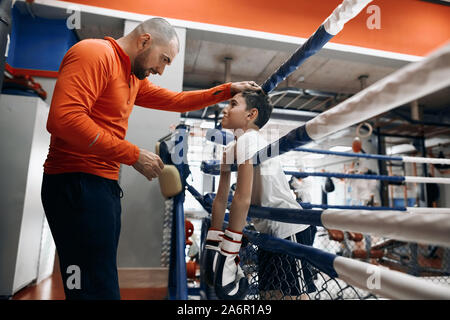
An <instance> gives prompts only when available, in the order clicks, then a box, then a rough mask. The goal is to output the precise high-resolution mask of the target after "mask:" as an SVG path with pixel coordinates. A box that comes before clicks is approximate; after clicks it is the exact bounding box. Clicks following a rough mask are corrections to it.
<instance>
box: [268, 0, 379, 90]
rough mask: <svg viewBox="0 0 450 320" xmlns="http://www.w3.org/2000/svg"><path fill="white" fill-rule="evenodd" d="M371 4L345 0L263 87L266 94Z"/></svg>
mask: <svg viewBox="0 0 450 320" xmlns="http://www.w3.org/2000/svg"><path fill="white" fill-rule="evenodd" d="M370 2H372V0H344V1H343V2H342V4H340V5H339V6H338V7H337V8H336V9H335V10H334V11H333V13H332V14H331V15H330V16H329V17H328V18H327V19H326V20H325V21H324V23H323V24H322V25H321V26H320V27H319V28H318V29H317V30H316V32H315V33H314V34H313V35H312V36H311V37H310V38H309V39H308V40H307V41H306V42H305V43H304V44H303V45H302V46H300V47H299V48H298V49H297V51H295V52H294V53H293V54H292V55H291V57H290V58H289V59H288V60H286V61H285V62H284V63H283V64H282V65H281V66H280V67H279V68H278V70H276V71H275V72H274V73H273V74H272V75H271V76H270V77H269V78H268V79H267V80H266V81H265V82H264V83H263V84H262V85H261V88H262V89H263V90H264V92H266V93H269V92H271V91H272V90H273V89H274V88H275V87H276V86H277V85H278V84H279V83H280V82H281V81H283V80H285V79H286V77H288V76H289V75H290V74H291V73H292V72H294V71H295V70H297V68H298V67H299V66H300V65H301V64H302V63H303V62H304V61H305V60H306V59H308V58H309V57H310V56H312V55H314V54H315V53H316V52H317V51H319V50H320V49H321V48H322V47H323V46H324V45H325V44H326V43H327V42H328V41H330V40H331V39H332V38H333V37H334V36H335V35H337V34H338V33H339V32H340V31H341V30H342V29H343V28H344V24H346V23H347V22H348V21H350V20H351V19H353V18H354V17H356V16H357V15H358V13H359V12H361V10H362V9H363V8H364V7H365V6H366V5H367V4H369V3H370Z"/></svg>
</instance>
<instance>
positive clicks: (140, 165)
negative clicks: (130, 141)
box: [133, 149, 164, 181]
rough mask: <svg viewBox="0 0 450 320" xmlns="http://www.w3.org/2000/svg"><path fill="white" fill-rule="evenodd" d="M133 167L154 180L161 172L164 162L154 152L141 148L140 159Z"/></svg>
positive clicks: (150, 179)
mask: <svg viewBox="0 0 450 320" xmlns="http://www.w3.org/2000/svg"><path fill="white" fill-rule="evenodd" d="M133 168H135V169H136V170H137V171H138V172H140V173H141V174H143V175H144V176H145V177H146V178H147V179H148V180H149V181H152V179H153V178H156V177H158V176H159V175H160V174H161V171H162V169H164V163H163V162H162V160H161V158H160V157H158V156H157V155H156V154H154V153H153V152H150V151H148V150H145V149H139V159H138V160H137V161H136V162H135V163H134V164H133Z"/></svg>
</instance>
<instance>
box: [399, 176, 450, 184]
mask: <svg viewBox="0 0 450 320" xmlns="http://www.w3.org/2000/svg"><path fill="white" fill-rule="evenodd" d="M405 182H406V183H439V184H450V178H441V177H414V176H412V177H405Z"/></svg>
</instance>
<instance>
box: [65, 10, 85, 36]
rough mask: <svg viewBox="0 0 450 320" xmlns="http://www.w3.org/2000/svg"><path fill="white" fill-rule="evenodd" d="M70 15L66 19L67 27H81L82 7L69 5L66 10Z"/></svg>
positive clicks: (71, 28) (70, 28)
mask: <svg viewBox="0 0 450 320" xmlns="http://www.w3.org/2000/svg"><path fill="white" fill-rule="evenodd" d="M66 13H67V14H69V16H68V17H67V19H66V26H67V29H69V30H73V29H81V9H80V7H78V6H69V7H68V8H67V10H66Z"/></svg>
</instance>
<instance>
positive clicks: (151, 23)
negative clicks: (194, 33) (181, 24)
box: [134, 18, 180, 48]
mask: <svg viewBox="0 0 450 320" xmlns="http://www.w3.org/2000/svg"><path fill="white" fill-rule="evenodd" d="M134 32H136V33H137V34H138V35H140V34H143V33H149V34H151V36H152V37H153V39H154V41H155V43H156V44H168V43H169V42H170V41H172V40H173V39H176V41H177V45H178V48H179V46H180V40H179V39H178V34H177V32H176V31H175V29H174V27H173V26H172V25H171V24H170V23H169V22H168V21H167V20H166V19H163V18H151V19H148V20H145V21H144V22H141V23H140V24H139V25H138V26H137V27H136V28H135V29H134Z"/></svg>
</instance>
